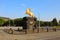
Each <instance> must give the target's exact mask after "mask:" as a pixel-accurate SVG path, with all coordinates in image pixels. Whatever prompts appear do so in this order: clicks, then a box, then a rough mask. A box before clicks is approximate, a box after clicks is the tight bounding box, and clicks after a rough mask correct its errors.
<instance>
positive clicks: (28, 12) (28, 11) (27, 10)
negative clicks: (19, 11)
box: [26, 8, 34, 17]
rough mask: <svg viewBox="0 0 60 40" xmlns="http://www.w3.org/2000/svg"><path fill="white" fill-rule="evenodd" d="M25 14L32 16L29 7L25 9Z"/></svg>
mask: <svg viewBox="0 0 60 40" xmlns="http://www.w3.org/2000/svg"><path fill="white" fill-rule="evenodd" d="M26 14H28V15H29V16H30V17H34V16H33V13H32V12H31V9H30V8H28V9H26Z"/></svg>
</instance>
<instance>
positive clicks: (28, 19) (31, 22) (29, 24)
mask: <svg viewBox="0 0 60 40" xmlns="http://www.w3.org/2000/svg"><path fill="white" fill-rule="evenodd" d="M23 19H24V20H25V21H24V22H25V25H26V26H25V27H26V28H27V30H26V32H27V33H33V27H34V25H35V22H36V19H35V18H32V17H24V18H23Z"/></svg>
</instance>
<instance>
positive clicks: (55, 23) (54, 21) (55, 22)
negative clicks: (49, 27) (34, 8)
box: [52, 18, 58, 26]
mask: <svg viewBox="0 0 60 40" xmlns="http://www.w3.org/2000/svg"><path fill="white" fill-rule="evenodd" d="M52 23H53V26H57V25H58V22H57V19H56V18H54V19H53V20H52Z"/></svg>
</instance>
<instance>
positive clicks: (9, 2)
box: [0, 0, 60, 21]
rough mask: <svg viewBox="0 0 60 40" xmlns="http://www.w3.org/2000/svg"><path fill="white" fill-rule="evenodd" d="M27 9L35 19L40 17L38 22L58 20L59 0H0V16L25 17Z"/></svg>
mask: <svg viewBox="0 0 60 40" xmlns="http://www.w3.org/2000/svg"><path fill="white" fill-rule="evenodd" d="M27 8H31V10H32V12H33V14H34V15H35V16H36V17H37V18H38V17H39V15H40V20H43V21H47V20H48V21H51V20H52V19H53V18H57V19H58V20H60V0H0V16H3V17H9V18H12V19H13V18H20V17H25V16H27V15H26V14H25V11H26V9H27Z"/></svg>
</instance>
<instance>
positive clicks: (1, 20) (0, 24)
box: [0, 18, 5, 26]
mask: <svg viewBox="0 0 60 40" xmlns="http://www.w3.org/2000/svg"><path fill="white" fill-rule="evenodd" d="M4 22H5V21H4V19H3V18H0V26H2V25H3V24H4Z"/></svg>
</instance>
